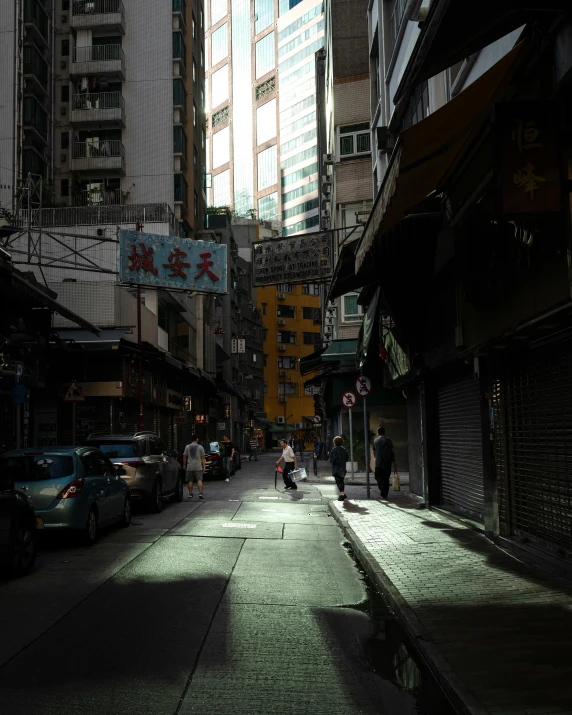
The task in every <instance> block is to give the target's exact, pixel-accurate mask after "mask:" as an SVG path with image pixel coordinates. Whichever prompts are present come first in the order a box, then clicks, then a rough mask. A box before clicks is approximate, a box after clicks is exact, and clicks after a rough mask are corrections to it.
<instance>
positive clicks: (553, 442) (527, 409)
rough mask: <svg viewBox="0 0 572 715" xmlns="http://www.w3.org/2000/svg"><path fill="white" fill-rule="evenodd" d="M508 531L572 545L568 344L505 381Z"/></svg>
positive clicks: (525, 362) (543, 353)
mask: <svg viewBox="0 0 572 715" xmlns="http://www.w3.org/2000/svg"><path fill="white" fill-rule="evenodd" d="M506 412H507V462H508V464H507V467H508V485H509V492H510V493H509V502H510V518H511V531H512V532H513V533H516V534H521V535H524V534H525V535H530V536H533V537H537V538H538V539H540V540H541V541H542V542H550V544H556V545H559V546H560V547H562V548H565V549H570V548H571V547H572V342H566V343H562V344H560V345H559V346H558V345H557V346H551V347H550V348H546V349H545V348H543V349H542V350H537V351H534V352H532V353H530V354H529V355H527V356H526V357H525V358H523V359H521V361H520V362H519V363H517V364H516V365H514V366H513V368H512V370H511V371H510V373H509V375H508V379H507V393H506Z"/></svg>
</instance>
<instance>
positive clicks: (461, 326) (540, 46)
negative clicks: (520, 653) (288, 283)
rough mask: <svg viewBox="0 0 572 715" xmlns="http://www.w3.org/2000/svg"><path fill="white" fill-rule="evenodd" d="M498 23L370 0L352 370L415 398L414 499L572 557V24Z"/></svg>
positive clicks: (539, 553)
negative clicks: (367, 126) (360, 336)
mask: <svg viewBox="0 0 572 715" xmlns="http://www.w3.org/2000/svg"><path fill="white" fill-rule="evenodd" d="M489 20H491V18H490V17H489V18H487V19H485V18H484V17H477V16H476V15H474V14H472V15H470V16H467V15H466V13H465V11H464V8H463V7H462V5H459V4H456V3H451V4H449V3H447V2H442V1H441V0H433V1H432V2H426V1H425V0H423V2H421V3H419V2H400V1H399V0H395V1H394V2H391V3H386V2H374V3H372V4H371V5H370V7H369V11H368V22H369V48H370V67H371V76H372V107H371V110H372V145H374V146H375V149H376V151H375V153H374V154H373V155H372V168H373V174H374V188H375V203H374V206H373V209H372V212H371V215H370V218H369V221H368V223H367V225H366V227H365V229H364V232H363V235H362V238H361V239H360V243H359V245H358V246H357V248H356V251H355V259H354V261H353V263H352V265H351V268H352V271H353V274H354V276H355V279H356V281H357V285H358V286H359V285H361V287H362V292H361V295H360V300H362V302H363V304H364V308H365V311H366V312H365V317H364V340H363V344H362V346H361V348H360V350H358V363H359V364H360V365H361V366H362V367H363V369H364V371H365V372H366V374H370V375H372V376H374V377H375V379H379V380H382V381H383V383H384V385H386V386H388V387H390V388H392V389H394V390H399V389H401V390H404V391H405V394H406V395H407V411H408V429H409V434H408V438H409V473H410V475H409V476H410V489H411V490H412V491H413V492H416V493H418V494H420V495H422V496H423V497H424V498H425V499H426V500H427V501H428V502H429V503H431V504H433V505H436V506H437V505H438V506H440V507H441V508H444V509H447V510H450V511H452V512H454V513H456V514H458V515H459V514H460V515H463V516H464V517H465V518H469V519H471V520H473V521H474V522H475V523H476V524H478V525H479V527H478V528H481V529H483V530H484V531H485V533H486V534H488V535H489V537H490V538H492V539H495V540H497V541H499V542H500V543H502V544H503V545H504V546H506V547H507V548H509V549H511V550H512V551H514V552H518V553H526V555H527V557H532V558H538V559H542V560H544V561H546V560H549V561H551V562H552V564H553V565H558V566H559V567H567V568H569V566H570V560H571V558H572V556H571V554H572V541H571V539H570V532H569V529H568V526H567V524H568V515H569V493H570V470H569V469H568V468H567V464H568V460H569V458H570V454H571V449H572V447H571V443H570V439H569V435H568V433H567V432H566V430H563V429H562V426H563V425H564V424H566V423H567V421H568V420H569V419H570V414H571V413H570V405H571V404H572V403H571V401H570V395H571V392H570V381H569V375H570V364H571V357H570V356H571V343H570V333H569V328H568V325H569V316H570V311H571V310H572V307H571V304H570V272H569V264H568V261H567V259H566V256H567V254H568V251H569V248H568V247H569V245H570V223H569V211H570V196H569V191H568V188H569V174H570V171H569V169H568V168H566V167H567V163H566V157H568V156H569V153H570V147H569V140H568V137H567V135H566V136H564V135H562V134H561V133H560V132H559V130H558V129H557V128H556V123H555V121H554V118H555V117H559V119H558V122H559V126H567V125H568V124H569V123H570V116H571V108H570V101H569V91H570V70H571V67H572V53H571V52H570V43H569V42H568V41H567V38H568V37H569V36H570V32H571V22H572V17H571V15H570V8H569V5H568V4H567V3H564V2H562V3H560V2H553V3H550V4H549V6H546V7H545V8H543V9H542V11H541V10H539V9H538V8H532V7H528V6H527V7H524V8H523V7H517V6H514V7H511V8H510V9H508V10H507V13H506V14H505V15H503V17H502V21H501V20H500V19H499V18H496V17H493V18H492V21H491V22H489ZM540 35H542V39H541V40H540V39H539V37H540ZM541 77H542V78H544V79H543V80H542V81H538V80H539V78H541ZM338 265H339V266H340V262H339V264H338ZM372 266H373V267H375V269H376V270H375V272H373V271H372ZM342 279H343V272H342V271H341V266H340V271H339V272H338V274H337V276H336V277H335V279H334V283H335V284H336V283H337V284H338V286H337V288H338V290H339V291H342V290H343V289H344V285H343V280H342ZM404 279H405V281H406V286H404ZM368 326H369V327H368ZM547 465H549V466H548V467H547Z"/></svg>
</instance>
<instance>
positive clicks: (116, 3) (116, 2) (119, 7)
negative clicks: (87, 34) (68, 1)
mask: <svg viewBox="0 0 572 715" xmlns="http://www.w3.org/2000/svg"><path fill="white" fill-rule="evenodd" d="M114 12H115V13H117V12H120V13H121V14H122V15H123V12H124V11H123V3H122V2H121V0H74V2H73V4H72V15H74V16H76V15H105V14H110V13H114Z"/></svg>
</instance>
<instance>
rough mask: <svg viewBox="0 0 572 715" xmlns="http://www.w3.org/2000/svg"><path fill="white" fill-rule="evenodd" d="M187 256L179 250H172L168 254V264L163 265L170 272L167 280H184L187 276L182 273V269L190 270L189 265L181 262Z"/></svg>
mask: <svg viewBox="0 0 572 715" xmlns="http://www.w3.org/2000/svg"><path fill="white" fill-rule="evenodd" d="M186 257H187V254H186V253H185V251H181V249H180V248H174V249H173V250H172V251H171V253H170V254H169V262H168V263H163V266H164V267H165V268H169V269H170V270H171V272H170V273H169V278H177V277H179V276H180V277H181V278H185V279H186V277H187V274H186V273H185V272H184V270H183V268H190V267H191V264H190V263H187V262H186V261H184V260H183V258H186Z"/></svg>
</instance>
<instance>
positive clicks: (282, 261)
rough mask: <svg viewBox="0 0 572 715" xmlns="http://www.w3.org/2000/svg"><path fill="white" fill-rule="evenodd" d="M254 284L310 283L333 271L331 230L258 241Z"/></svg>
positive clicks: (322, 278) (255, 245) (253, 248)
mask: <svg viewBox="0 0 572 715" xmlns="http://www.w3.org/2000/svg"><path fill="white" fill-rule="evenodd" d="M252 265H253V272H254V276H253V277H254V285H255V286H266V285H278V284H279V283H309V282H311V281H322V280H326V279H328V278H331V277H332V275H333V272H334V258H333V250H332V232H331V231H325V232H321V233H308V234H303V235H301V236H289V237H288V238H275V239H269V240H267V241H258V242H257V243H255V244H254V246H253V247H252Z"/></svg>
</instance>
